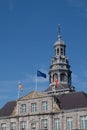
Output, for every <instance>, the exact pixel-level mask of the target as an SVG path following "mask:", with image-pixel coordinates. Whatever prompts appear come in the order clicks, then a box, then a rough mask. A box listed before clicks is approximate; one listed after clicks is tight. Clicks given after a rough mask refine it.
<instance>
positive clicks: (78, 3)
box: [67, 0, 85, 8]
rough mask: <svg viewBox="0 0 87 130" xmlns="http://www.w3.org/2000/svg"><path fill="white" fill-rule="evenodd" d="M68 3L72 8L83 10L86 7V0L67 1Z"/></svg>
mask: <svg viewBox="0 0 87 130" xmlns="http://www.w3.org/2000/svg"><path fill="white" fill-rule="evenodd" d="M67 2H68V3H69V4H70V5H71V6H74V7H80V8H82V7H83V6H84V3H85V0H67Z"/></svg>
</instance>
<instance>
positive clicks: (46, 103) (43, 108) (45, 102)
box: [42, 101, 48, 111]
mask: <svg viewBox="0 0 87 130" xmlns="http://www.w3.org/2000/svg"><path fill="white" fill-rule="evenodd" d="M42 110H44V111H46V110H48V102H47V101H42Z"/></svg>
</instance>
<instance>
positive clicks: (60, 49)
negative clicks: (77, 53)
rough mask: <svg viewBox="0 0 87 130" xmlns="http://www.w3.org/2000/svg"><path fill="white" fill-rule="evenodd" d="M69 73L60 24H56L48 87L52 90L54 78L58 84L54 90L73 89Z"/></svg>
mask: <svg viewBox="0 0 87 130" xmlns="http://www.w3.org/2000/svg"><path fill="white" fill-rule="evenodd" d="M71 73H72V71H71V70H70V65H69V60H68V57H67V56H66V45H65V43H64V41H63V40H62V36H61V30H60V25H59V26H58V38H57V41H56V42H55V43H54V56H53V58H52V63H51V65H50V69H49V88H48V89H47V90H50V91H51V90H52V86H53V84H54V82H55V77H56V80H57V81H58V86H57V87H56V86H55V90H58V91H73V90H74V87H72V86H71Z"/></svg>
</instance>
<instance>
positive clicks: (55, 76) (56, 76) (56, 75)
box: [53, 73, 58, 81]
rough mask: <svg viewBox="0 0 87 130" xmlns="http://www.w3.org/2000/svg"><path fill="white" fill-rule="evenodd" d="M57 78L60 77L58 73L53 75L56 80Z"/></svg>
mask: <svg viewBox="0 0 87 130" xmlns="http://www.w3.org/2000/svg"><path fill="white" fill-rule="evenodd" d="M55 79H58V74H56V73H55V74H54V75H53V81H54V80H55Z"/></svg>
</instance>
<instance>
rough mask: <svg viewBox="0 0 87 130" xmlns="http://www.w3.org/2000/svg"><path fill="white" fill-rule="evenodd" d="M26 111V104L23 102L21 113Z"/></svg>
mask: <svg viewBox="0 0 87 130" xmlns="http://www.w3.org/2000/svg"><path fill="white" fill-rule="evenodd" d="M25 112H26V104H21V113H25Z"/></svg>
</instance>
